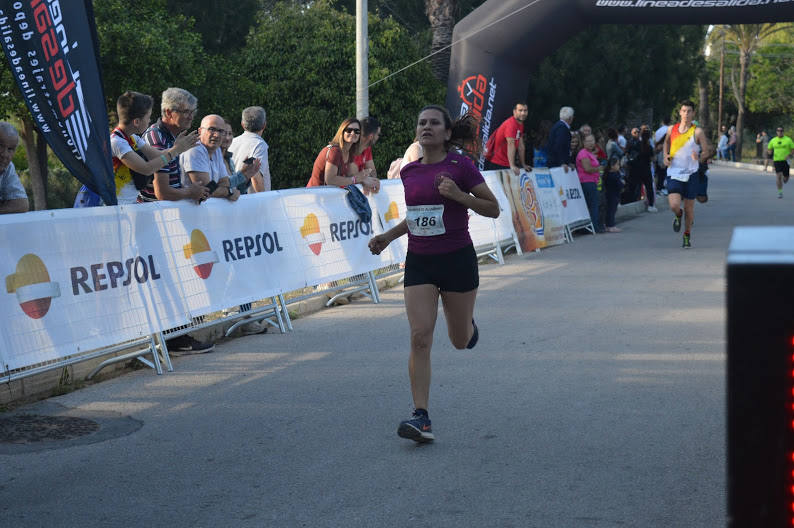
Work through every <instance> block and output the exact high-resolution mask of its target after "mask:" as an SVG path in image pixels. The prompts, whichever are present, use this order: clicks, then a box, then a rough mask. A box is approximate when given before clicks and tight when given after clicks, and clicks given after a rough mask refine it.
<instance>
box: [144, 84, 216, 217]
mask: <svg viewBox="0 0 794 528" xmlns="http://www.w3.org/2000/svg"><path fill="white" fill-rule="evenodd" d="M196 104H197V100H196V98H195V97H194V96H193V95H192V94H191V93H190V92H188V91H187V90H183V89H182V88H168V89H167V90H165V91H164V92H163V95H162V100H161V101H160V112H161V116H160V119H158V120H157V122H156V123H155V124H153V125H152V126H150V127H149V128H148V129H147V130H146V132H145V133H144V135H143V140H144V141H145V142H146V144H147V145H150V146H152V147H154V148H155V149H157V150H169V149H171V148H173V146H174V144H175V143H176V139H177V137H178V136H185V135H187V136H194V135H195V134H196V133H195V132H193V133H191V134H186V133H185V131H186V130H187V129H188V128H190V125H191V123H192V122H193V116H195V115H196V109H197V108H196ZM208 193H209V191H208V189H206V188H204V187H202V186H200V185H193V186H190V187H183V186H182V181H181V176H180V171H179V157H178V156H176V157H174V158H173V159H172V160H171V161H170V162H169V163H168V164H166V165H165V166H164V167H163V168H161V169H160V170H159V171H157V172H156V173H155V174H154V177H153V178H152V179H151V180H149V182H148V183H147V185H146V188H144V189H141V192H140V193H139V194H138V202H154V201H157V200H169V201H176V200H184V199H189V200H195V201H196V202H201V201H202V200H204V199H205V198H206V197H207V195H208Z"/></svg>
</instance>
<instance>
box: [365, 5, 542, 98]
mask: <svg viewBox="0 0 794 528" xmlns="http://www.w3.org/2000/svg"><path fill="white" fill-rule="evenodd" d="M542 1H543V0H532V1H531V2H530V3H528V4H527V5H525V6H524V7H519V8H518V9H516V10H515V11H513V12H511V13H508V14H506V15H505V16H503V17H502V18H499V19H497V20H494V21H493V22H491V23H490V24H488V25H486V26H483V27H481V28H480V29H478V30H477V31H474V32H472V33H471V34H469V35H466V36H465V37H462V38H460V39H458V40H456V41H455V42H453V43H452V44H450V45H448V46H444V47H443V48H441V49H438V50H436V51H434V52H433V53H431V54H430V55H427V56H426V57H422V58H421V59H419V60H418V61H414V62H412V63H411V64H409V65H408V66H405V67H404V68H400V69H399V70H397V71H396V72H394V73H390V74H389V75H387V76H386V77H384V78H383V79H378V80H377V81H375V82H374V83H371V84H370V85H369V86H368V88H372V87H373V86H375V85H376V84H380V83H382V82H383V81H386V80H388V79H390V78H391V77H394V76H395V75H397V74H398V73H402V72H404V71H405V70H407V69H408V68H412V67H414V66H416V65H417V64H419V63H421V62H424V61H426V60H427V59H429V58H430V57H432V56H433V55H438V54H439V53H441V52H442V51H446V50H448V49H449V48H451V47H452V46H454V45H455V44H460V43H461V42H463V41H464V40H467V39H470V38H471V37H473V36H474V35H476V34H477V33H480V32H482V31H485V30H486V29H488V28H489V27H491V26H493V25H495V24H498V23H499V22H501V21H503V20H505V19H507V18H510V17H511V16H513V15H515V14H516V13H518V12H520V11H523V10H524V9H527V8H529V7H532V6H533V5H535V4H537V3H538V2H542Z"/></svg>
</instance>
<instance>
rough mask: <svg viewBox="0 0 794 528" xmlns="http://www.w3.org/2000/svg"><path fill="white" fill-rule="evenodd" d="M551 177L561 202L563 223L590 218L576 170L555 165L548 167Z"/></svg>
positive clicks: (568, 223) (567, 223)
mask: <svg viewBox="0 0 794 528" xmlns="http://www.w3.org/2000/svg"><path fill="white" fill-rule="evenodd" d="M549 172H550V173H551V177H552V179H553V180H554V183H555V185H556V186H557V189H558V193H559V191H562V192H561V194H559V197H560V203H561V204H562V219H563V222H565V225H570V224H573V223H576V222H580V221H583V220H590V212H589V211H588V210H587V202H585V200H584V193H583V192H582V184H581V183H580V182H579V176H577V174H576V171H573V170H569V171H568V172H565V169H563V168H561V167H555V168H553V169H550V171H549Z"/></svg>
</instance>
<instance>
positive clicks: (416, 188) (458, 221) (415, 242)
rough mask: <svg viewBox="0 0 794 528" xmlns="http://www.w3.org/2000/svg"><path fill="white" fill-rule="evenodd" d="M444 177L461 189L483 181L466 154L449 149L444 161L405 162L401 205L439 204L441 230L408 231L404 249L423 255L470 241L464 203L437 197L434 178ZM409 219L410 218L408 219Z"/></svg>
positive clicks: (445, 250)
mask: <svg viewBox="0 0 794 528" xmlns="http://www.w3.org/2000/svg"><path fill="white" fill-rule="evenodd" d="M441 176H446V177H447V178H450V179H451V180H452V181H454V182H455V183H456V184H457V186H458V187H459V188H460V190H462V191H463V192H469V191H471V189H472V188H473V187H476V186H477V185H479V184H481V183H485V179H483V177H482V174H480V171H478V170H477V168H476V167H475V166H474V164H473V163H472V162H471V161H470V160H469V159H468V158H466V157H464V156H461V155H460V154H457V153H455V152H450V153H448V154H447V157H446V158H445V159H444V161H441V162H439V163H429V164H426V165H425V164H423V163H422V160H421V159H420V160H418V161H414V162H412V163H409V164H408V165H406V166H405V167H403V169H402V170H401V171H400V177H401V178H402V181H403V188H404V189H405V205H407V206H408V207H411V206H419V205H425V206H436V205H443V206H444V212H443V214H442V219H443V221H444V233H443V234H438V235H431V236H417V235H414V234H413V233H411V232H410V231H409V232H408V251H411V252H412V253H418V254H423V255H431V254H433V255H437V254H441V253H450V252H452V251H455V250H457V249H460V248H463V247H466V246H468V245H469V244H471V243H472V242H471V237H470V236H469V210H468V208H467V207H466V206H464V205H462V204H460V203H458V202H456V201H455V200H449V199H447V198H444V197H442V196H441V193H439V192H438V183H437V181H438V180H439V179H440V177H441ZM409 221H410V220H409Z"/></svg>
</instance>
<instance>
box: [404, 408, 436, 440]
mask: <svg viewBox="0 0 794 528" xmlns="http://www.w3.org/2000/svg"><path fill="white" fill-rule="evenodd" d="M397 435H398V436H399V437H400V438H407V439H408V440H413V441H414V442H418V443H420V444H425V443H429V442H432V441H433V440H435V439H436V437H435V436H433V429H432V428H431V427H430V418H429V417H428V415H427V414H424V413H417V412H416V411H414V413H413V415H412V416H411V419H410V420H404V421H402V422H400V426H399V427H398V428H397Z"/></svg>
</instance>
